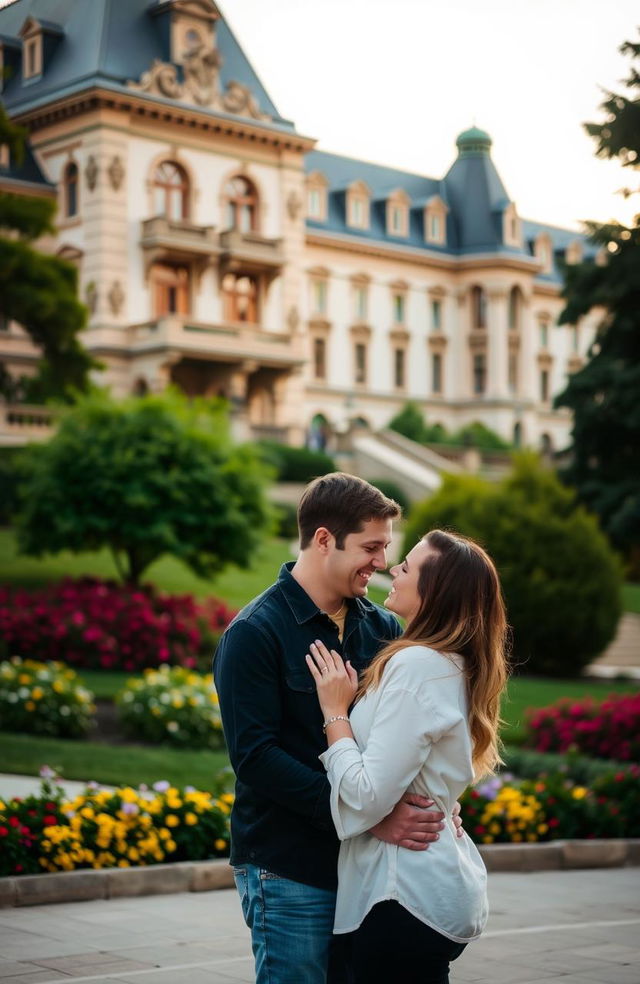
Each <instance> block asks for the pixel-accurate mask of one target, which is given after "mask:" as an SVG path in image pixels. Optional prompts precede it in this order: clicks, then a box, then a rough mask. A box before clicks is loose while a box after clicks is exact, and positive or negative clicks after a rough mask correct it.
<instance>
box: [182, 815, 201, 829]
mask: <svg viewBox="0 0 640 984" xmlns="http://www.w3.org/2000/svg"><path fill="white" fill-rule="evenodd" d="M184 822H185V823H186V824H188V826H189V827H193V825H194V823H197V822H198V818H197V816H196V814H195V813H191V812H189V813H185V815H184Z"/></svg>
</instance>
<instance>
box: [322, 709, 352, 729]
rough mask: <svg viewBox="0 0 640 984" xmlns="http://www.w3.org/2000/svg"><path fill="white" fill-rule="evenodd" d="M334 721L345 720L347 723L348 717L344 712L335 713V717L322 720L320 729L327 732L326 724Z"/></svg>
mask: <svg viewBox="0 0 640 984" xmlns="http://www.w3.org/2000/svg"><path fill="white" fill-rule="evenodd" d="M334 721H346V722H347V724H348V723H349V718H348V717H346V716H345V715H344V714H336V716H335V717H332V718H327V720H326V721H325V722H324V724H323V725H322V730H323V731H324V732H325V734H326V732H327V727H328V726H329V725H330V724H333V722H334Z"/></svg>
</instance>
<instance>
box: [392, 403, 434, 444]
mask: <svg viewBox="0 0 640 984" xmlns="http://www.w3.org/2000/svg"><path fill="white" fill-rule="evenodd" d="M388 427H389V429H390V430H393V431H395V432H396V433H397V434H402V435H403V437H406V438H408V439H409V440H410V441H417V442H418V444H426V442H427V425H426V423H425V419H424V414H423V413H422V411H421V410H420V408H419V407H418V404H417V403H413V402H412V401H409V402H408V403H405V405H404V406H403V408H402V410H400V412H399V413H397V414H396V415H395V417H392V418H391V420H390V421H389V424H388Z"/></svg>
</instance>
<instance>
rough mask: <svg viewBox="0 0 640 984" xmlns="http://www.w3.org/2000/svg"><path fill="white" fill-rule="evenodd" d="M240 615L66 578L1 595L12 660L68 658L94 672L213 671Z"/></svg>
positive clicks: (210, 604) (1, 628)
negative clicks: (169, 666)
mask: <svg viewBox="0 0 640 984" xmlns="http://www.w3.org/2000/svg"><path fill="white" fill-rule="evenodd" d="M233 615H234V612H232V611H230V610H229V609H228V608H227V607H226V605H224V604H223V602H220V601H217V600H215V599H211V600H209V601H207V602H206V603H201V604H199V603H197V602H196V601H195V600H194V599H193V598H192V597H191V596H190V595H167V594H161V593H160V592H158V591H156V589H155V588H153V587H152V586H149V585H146V586H144V587H139V588H132V587H131V586H129V585H122V584H117V583H116V582H115V581H101V580H98V579H96V578H80V579H78V580H72V579H70V578H66V579H64V580H63V581H60V582H58V583H56V584H52V585H49V586H47V587H45V588H40V589H37V590H29V591H27V590H25V589H18V588H10V587H2V588H0V639H2V640H3V645H4V647H5V649H6V655H7V656H13V655H17V656H29V657H31V658H34V659H40V660H52V659H62V660H64V661H65V662H67V663H69V664H70V665H72V666H76V667H84V668H86V669H101V670H125V671H127V672H134V671H136V670H141V669H144V668H145V667H148V666H152V667H157V666H158V665H161V664H163V663H173V664H178V665H182V666H187V667H197V666H199V665H200V664H202V665H203V666H204V667H206V668H207V669H208V668H209V667H210V664H211V657H212V654H213V651H214V649H215V645H216V643H217V640H218V638H219V636H220V634H221V632H222V631H223V630H224V629H225V628H226V626H227V625H228V624H229V622H230V621H231V619H232V618H233Z"/></svg>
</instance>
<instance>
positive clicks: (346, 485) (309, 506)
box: [298, 472, 402, 550]
mask: <svg viewBox="0 0 640 984" xmlns="http://www.w3.org/2000/svg"><path fill="white" fill-rule="evenodd" d="M401 513H402V510H401V508H400V506H399V505H398V503H397V502H395V501H394V500H393V499H389V498H387V496H386V495H383V494H382V492H381V491H380V489H377V488H375V486H373V485H370V484H369V482H365V480H364V479H363V478H357V477H356V476H355V475H347V474H346V473H345V472H330V473H329V474H328V475H322V476H321V477H320V478H314V480H313V481H312V482H310V483H309V485H307V487H306V489H305V490H304V492H303V493H302V498H301V499H300V504H299V505H298V530H299V532H300V549H301V550H304V549H305V548H306V547H308V546H309V544H310V543H311V540H312V539H313V536H314V533H315V532H316V530H317V529H319V528H320V527H321V526H324V527H325V528H326V529H328V530H329V532H330V533H331V534H332V535H333V536H334V537H335V540H336V546H337V547H338V549H339V550H342V549H344V539H345V537H346V536H348V535H349V533H359V532H360V530H361V529H362V528H363V526H364V524H365V523H368V522H369V521H370V520H372V519H398V518H399V517H400V515H401Z"/></svg>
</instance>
